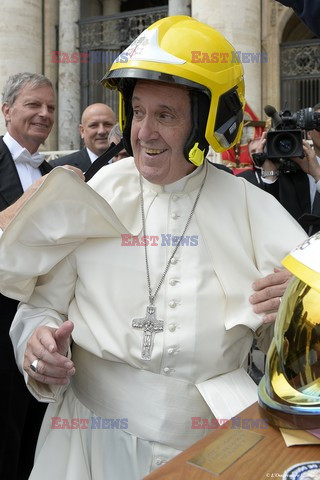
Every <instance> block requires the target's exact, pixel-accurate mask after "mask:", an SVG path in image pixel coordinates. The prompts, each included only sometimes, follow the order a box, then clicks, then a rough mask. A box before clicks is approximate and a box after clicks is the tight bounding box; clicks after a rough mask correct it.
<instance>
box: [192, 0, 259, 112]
mask: <svg viewBox="0 0 320 480" xmlns="http://www.w3.org/2000/svg"><path fill="white" fill-rule="evenodd" d="M192 16H193V17H194V18H196V19H197V20H200V21H201V22H204V23H207V24H208V25H210V26H211V27H213V28H215V29H216V30H218V31H219V32H220V33H222V35H224V36H225V37H226V38H227V39H228V40H229V41H230V42H231V43H232V45H233V46H234V47H235V50H236V51H237V52H241V53H240V58H241V60H242V63H243V67H244V71H245V85H246V100H247V102H248V103H249V105H250V107H251V108H252V109H253V110H254V112H255V113H256V114H257V115H258V116H259V117H261V114H262V112H261V66H262V63H261V12H260V2H259V1H257V0H237V1H236V2H235V1H234V0H192ZM212 48H214V46H213V47H212ZM259 54H260V55H259Z"/></svg>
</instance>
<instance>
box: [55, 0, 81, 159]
mask: <svg viewBox="0 0 320 480" xmlns="http://www.w3.org/2000/svg"><path fill="white" fill-rule="evenodd" d="M59 16H60V23H59V51H60V52H61V56H60V58H59V64H58V65H59V112H58V122H59V133H58V137H59V150H78V149H79V148H80V136H79V122H80V61H77V62H74V63H71V62H69V63H68V58H69V59H71V55H72V53H79V29H78V21H79V18H80V0H60V9H59ZM64 54H65V55H64Z"/></svg>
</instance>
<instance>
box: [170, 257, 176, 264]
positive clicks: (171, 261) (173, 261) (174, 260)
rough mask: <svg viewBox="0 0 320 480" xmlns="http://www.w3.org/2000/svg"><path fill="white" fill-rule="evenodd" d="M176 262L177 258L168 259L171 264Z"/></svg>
mask: <svg viewBox="0 0 320 480" xmlns="http://www.w3.org/2000/svg"><path fill="white" fill-rule="evenodd" d="M177 262H178V260H177V259H176V258H175V257H173V258H171V260H170V263H171V265H175V264H176V263H177Z"/></svg>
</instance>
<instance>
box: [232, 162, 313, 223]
mask: <svg viewBox="0 0 320 480" xmlns="http://www.w3.org/2000/svg"><path fill="white" fill-rule="evenodd" d="M238 177H243V178H245V179H246V180H248V181H249V182H250V183H252V184H254V185H256V186H257V187H260V188H261V189H263V190H265V191H266V192H268V193H270V194H271V195H273V196H274V197H276V198H277V200H278V201H279V202H280V203H281V205H282V206H283V207H284V208H285V209H286V210H287V211H288V212H289V213H290V214H291V215H292V216H293V217H294V218H295V219H296V220H297V221H298V222H299V223H301V225H302V227H303V228H304V229H305V231H306V232H308V229H309V228H308V227H307V226H306V225H304V224H303V223H302V222H300V219H301V217H302V215H303V214H305V213H311V201H310V183H309V178H308V175H307V174H306V173H304V172H303V171H302V170H301V171H297V172H289V173H280V175H279V178H278V180H277V181H276V182H274V183H272V184H267V183H264V182H263V181H262V180H261V174H260V171H259V170H255V171H252V170H246V171H244V172H241V173H239V174H238ZM257 177H258V178H257ZM258 179H259V180H260V183H259V181H258ZM261 209H263V205H261Z"/></svg>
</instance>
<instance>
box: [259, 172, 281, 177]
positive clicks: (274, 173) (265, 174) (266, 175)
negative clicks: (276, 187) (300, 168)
mask: <svg viewBox="0 0 320 480" xmlns="http://www.w3.org/2000/svg"><path fill="white" fill-rule="evenodd" d="M261 177H262V178H266V177H279V170H262V171H261Z"/></svg>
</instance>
